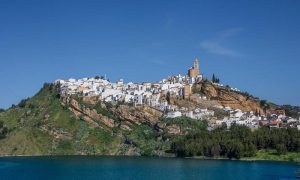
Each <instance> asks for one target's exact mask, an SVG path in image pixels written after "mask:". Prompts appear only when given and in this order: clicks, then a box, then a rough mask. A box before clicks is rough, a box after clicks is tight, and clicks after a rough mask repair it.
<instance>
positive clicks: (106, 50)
mask: <svg viewBox="0 0 300 180" xmlns="http://www.w3.org/2000/svg"><path fill="white" fill-rule="evenodd" d="M195 56H198V57H199V60H200V67H201V71H202V73H203V74H204V75H205V76H207V77H209V78H210V77H211V76H212V74H213V73H215V74H216V75H217V76H218V77H220V79H221V81H222V82H223V83H224V84H230V85H231V86H233V87H237V88H239V89H241V90H243V91H248V92H249V93H251V94H253V95H255V96H258V97H261V98H262V99H268V100H270V101H273V102H275V103H278V104H293V105H300V93H299V92H300V81H299V77H300V76H299V70H300V1H299V0H270V1H261V0H249V1H243V0H235V1H227V0H226V1H223V0H222V1H221V0H220V1H214V0H203V1H201V0H199V1H188V0H187V1H182V0H177V1H176V0H169V1H162V0H159V1H154V0H148V1H142V0H136V1H129V0H128V1H125V0H119V1H115V0H107V1H101V0H99V1H96V0H81V1H78V0H42V1H41V0H35V1H33V0H26V1H25V0H0V62H1V66H0V68H1V69H0V82H1V88H0V108H7V107H9V106H10V105H11V104H13V103H15V104H17V103H18V102H19V101H20V100H21V99H23V98H26V97H30V96H32V95H34V94H35V93H36V92H37V91H38V90H39V89H40V88H41V86H42V84H43V83H44V82H53V81H54V80H55V79H58V78H62V79H66V78H70V77H74V78H81V77H93V76H95V75H104V74H107V75H108V77H109V78H110V79H111V80H116V79H118V78H124V79H125V81H126V82H128V81H138V82H140V81H158V80H160V79H162V78H164V77H165V76H167V75H170V74H178V73H181V74H184V73H186V70H187V68H189V67H190V66H191V65H192V62H193V59H194V57H195Z"/></svg>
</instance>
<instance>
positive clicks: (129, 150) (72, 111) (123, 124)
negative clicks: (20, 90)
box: [0, 84, 197, 155]
mask: <svg viewBox="0 0 300 180" xmlns="http://www.w3.org/2000/svg"><path fill="white" fill-rule="evenodd" d="M160 117H162V112H160V111H157V110H154V109H152V108H150V107H147V106H138V107H131V106H128V105H113V104H103V103H100V102H97V103H95V102H92V100H91V99H89V100H84V99H82V98H78V97H69V98H60V97H59V96H58V95H57V91H56V88H55V87H54V85H52V84H45V86H44V87H43V88H42V89H41V90H40V92H38V93H37V94H36V95H35V96H34V97H32V98H30V99H27V100H24V101H22V102H21V103H20V104H19V105H18V106H14V107H12V108H10V109H8V110H7V111H5V112H2V113H1V114H0V121H3V122H4V125H5V126H6V127H7V129H8V133H7V135H6V137H5V138H3V139H1V140H0V154H1V155H74V154H76V155H163V154H164V152H165V151H166V150H168V148H169V146H170V145H169V144H168V143H162V141H163V140H162V139H161V137H159V136H160V135H159V133H160V132H164V133H167V132H170V133H180V130H179V129H180V128H179V127H178V126H176V125H173V123H169V125H166V124H165V123H163V122H160V123H158V120H159V118H160ZM195 124H197V123H195V122H192V121H191V122H188V123H187V125H186V126H191V127H193V128H195V126H194V125H195ZM191 127H190V128H191Z"/></svg>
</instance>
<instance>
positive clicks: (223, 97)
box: [197, 82, 263, 112]
mask: <svg viewBox="0 0 300 180" xmlns="http://www.w3.org/2000/svg"><path fill="white" fill-rule="evenodd" d="M197 88H198V89H201V92H202V93H204V94H205V95H206V96H207V97H208V99H210V100H216V101H217V102H218V103H219V104H220V105H222V106H224V107H231V108H232V109H240V110H242V111H245V112H246V111H253V112H256V111H260V112H263V109H262V108H261V106H260V102H259V100H258V99H255V98H253V97H250V96H248V95H246V94H242V93H239V92H235V91H232V90H230V89H228V88H223V87H216V86H215V85H213V84H212V83H209V82H206V83H200V84H198V85H197Z"/></svg>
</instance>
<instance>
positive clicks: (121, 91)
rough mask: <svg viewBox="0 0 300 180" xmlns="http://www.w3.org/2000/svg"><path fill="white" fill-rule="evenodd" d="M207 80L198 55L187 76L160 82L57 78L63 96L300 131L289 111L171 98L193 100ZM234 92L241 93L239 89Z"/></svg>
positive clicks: (215, 122) (172, 115) (212, 124)
mask: <svg viewBox="0 0 300 180" xmlns="http://www.w3.org/2000/svg"><path fill="white" fill-rule="evenodd" d="M201 81H203V74H201V72H200V68H199V60H198V58H196V59H195V60H194V63H193V67H191V68H189V69H188V72H187V75H180V74H179V75H176V76H169V77H167V78H166V79H162V80H161V81H159V82H156V83H151V82H143V83H133V82H129V83H125V82H124V80H123V79H120V80H118V81H117V82H116V83H112V82H110V81H109V80H108V79H106V77H99V76H96V77H94V78H82V79H78V80H76V79H68V80H60V79H59V80H56V81H55V84H56V85H57V86H59V94H60V95H61V96H72V95H77V96H79V97H97V98H98V99H99V100H101V101H103V102H106V103H110V102H115V103H127V104H131V105H133V106H140V105H148V106H150V107H152V108H155V109H157V110H160V111H162V112H164V113H165V117H167V118H176V117H181V116H186V117H189V118H191V119H196V120H208V122H209V127H210V128H212V129H213V128H215V127H219V126H222V125H224V124H226V125H227V127H230V126H231V125H232V124H233V123H236V124H239V125H245V126H248V127H250V128H252V129H256V128H258V127H259V126H262V125H268V126H269V127H270V128H279V127H280V126H281V125H282V124H285V125H290V126H296V127H298V129H299V130H300V125H299V122H300V121H299V120H298V119H294V118H291V117H287V116H286V115H285V111H284V110H282V109H277V110H274V111H272V113H270V114H269V115H268V116H265V115H264V114H261V113H257V112H253V111H250V112H243V111H242V110H240V109H232V108H230V107H223V106H221V105H219V104H213V105H212V108H207V107H206V108H204V107H202V108H201V107H190V106H181V107H179V106H177V105H174V104H172V103H170V100H168V98H170V97H171V96H172V97H178V98H181V99H185V100H187V101H189V98H190V97H191V95H192V94H193V90H192V88H193V85H194V84H195V83H199V82H201ZM213 84H214V85H215V86H217V87H225V86H224V85H223V84H220V83H216V82H214V83H213ZM228 88H229V89H230V90H231V91H235V92H240V90H238V89H237V88H230V87H228ZM197 98H199V100H200V101H207V102H208V101H209V100H208V98H207V97H206V96H204V95H202V96H199V97H197ZM216 109H217V110H221V111H223V112H225V114H226V116H224V117H223V118H222V119H218V118H216V116H215V111H216Z"/></svg>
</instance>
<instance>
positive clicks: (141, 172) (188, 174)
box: [0, 157, 300, 180]
mask: <svg viewBox="0 0 300 180" xmlns="http://www.w3.org/2000/svg"><path fill="white" fill-rule="evenodd" d="M298 168H300V166H298V165H297V164H295V163H281V162H243V161H226V160H193V159H175V158H174V159H173V158H170V159H168V158H130V157H128V158H127V157H14V158H0V179H1V180H2V179H3V180H5V179H22V180H23V179H25V180H27V179H39V180H43V179H51V180H54V179H84V180H89V179H130V180H132V179H142V180H147V179H167V180H169V179H172V180H175V179H236V180H243V179H273V180H275V179H296V173H295V172H296V171H297V170H298Z"/></svg>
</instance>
